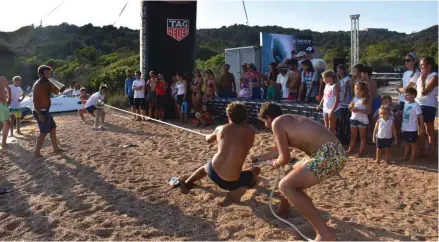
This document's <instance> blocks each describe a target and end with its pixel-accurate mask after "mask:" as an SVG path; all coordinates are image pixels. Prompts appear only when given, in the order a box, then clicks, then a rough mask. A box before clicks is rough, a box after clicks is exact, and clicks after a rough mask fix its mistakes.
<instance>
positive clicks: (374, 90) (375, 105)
mask: <svg viewBox="0 0 439 242" xmlns="http://www.w3.org/2000/svg"><path fill="white" fill-rule="evenodd" d="M360 72H361V79H362V80H363V81H365V82H367V83H368V84H369V93H370V98H371V99H370V100H372V114H374V113H376V111H377V110H378V109H379V108H380V107H381V97H380V96H378V86H377V83H376V82H375V81H374V80H372V73H373V69H372V67H370V66H364V67H363V68H362V69H361V70H360Z"/></svg>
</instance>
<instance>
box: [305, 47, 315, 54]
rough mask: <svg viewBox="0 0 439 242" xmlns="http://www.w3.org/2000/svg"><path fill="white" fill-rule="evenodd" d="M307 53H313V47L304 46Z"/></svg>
mask: <svg viewBox="0 0 439 242" xmlns="http://www.w3.org/2000/svg"><path fill="white" fill-rule="evenodd" d="M305 51H306V52H307V53H314V48H313V47H311V46H310V47H308V48H306V50H305Z"/></svg>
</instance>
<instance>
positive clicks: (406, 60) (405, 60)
mask: <svg viewBox="0 0 439 242" xmlns="http://www.w3.org/2000/svg"><path fill="white" fill-rule="evenodd" d="M411 61H412V59H404V62H411Z"/></svg>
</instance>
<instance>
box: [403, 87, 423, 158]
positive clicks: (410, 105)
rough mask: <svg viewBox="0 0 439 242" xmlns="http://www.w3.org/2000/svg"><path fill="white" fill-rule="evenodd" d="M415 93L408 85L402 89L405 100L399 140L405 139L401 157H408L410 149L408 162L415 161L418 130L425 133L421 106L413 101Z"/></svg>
mask: <svg viewBox="0 0 439 242" xmlns="http://www.w3.org/2000/svg"><path fill="white" fill-rule="evenodd" d="M416 95H417V91H416V89H414V88H413V87H409V88H407V89H406V90H405V91H404V96H405V100H406V102H405V104H404V110H403V114H402V127H401V140H404V141H405V144H404V157H403V159H409V154H410V153H409V151H410V150H411V152H412V153H411V155H410V161H409V163H412V162H414V161H415V157H416V151H417V143H416V142H417V140H418V130H419V133H420V134H424V133H425V131H424V125H422V124H423V123H424V118H423V116H422V110H421V106H419V104H418V103H416V102H415V97H416ZM419 124H421V125H419Z"/></svg>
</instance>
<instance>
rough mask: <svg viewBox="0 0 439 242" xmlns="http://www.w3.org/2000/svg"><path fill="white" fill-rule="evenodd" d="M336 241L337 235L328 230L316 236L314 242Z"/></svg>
mask: <svg viewBox="0 0 439 242" xmlns="http://www.w3.org/2000/svg"><path fill="white" fill-rule="evenodd" d="M336 239H337V235H336V234H335V232H334V231H333V230H332V229H329V231H328V232H327V233H324V234H317V236H316V238H315V241H335V240H336Z"/></svg>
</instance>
